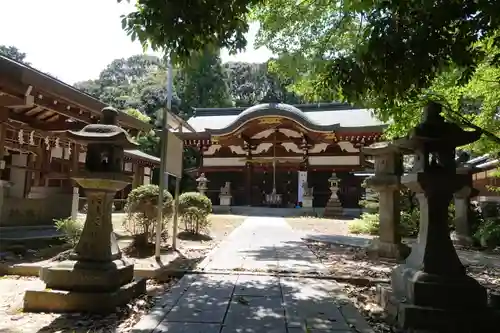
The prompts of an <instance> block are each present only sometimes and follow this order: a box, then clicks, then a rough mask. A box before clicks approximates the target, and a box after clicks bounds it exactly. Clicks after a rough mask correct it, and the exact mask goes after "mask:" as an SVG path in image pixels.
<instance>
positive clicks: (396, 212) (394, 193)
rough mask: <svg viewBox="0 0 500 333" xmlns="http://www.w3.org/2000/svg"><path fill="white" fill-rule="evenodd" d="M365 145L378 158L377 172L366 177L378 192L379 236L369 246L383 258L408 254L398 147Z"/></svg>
mask: <svg viewBox="0 0 500 333" xmlns="http://www.w3.org/2000/svg"><path fill="white" fill-rule="evenodd" d="M362 149H363V152H364V153H365V154H366V155H369V156H373V158H374V160H375V163H374V164H375V174H374V175H373V176H370V177H369V178H367V179H366V186H367V188H368V189H373V190H375V191H377V192H378V193H379V199H378V201H379V210H378V211H379V217H380V227H379V238H378V239H374V240H373V242H372V244H371V246H370V249H369V250H370V252H372V253H376V254H377V255H378V256H380V257H384V258H393V259H400V258H406V256H408V254H409V252H410V250H409V248H408V247H407V246H406V245H403V244H401V235H400V233H399V230H398V229H399V224H400V219H401V212H400V207H399V197H400V193H399V190H400V187H401V182H400V178H401V176H402V174H403V160H402V155H401V153H400V151H399V149H398V148H397V147H395V146H394V145H392V144H391V143H388V142H380V143H375V144H373V145H371V146H369V147H364V148H362Z"/></svg>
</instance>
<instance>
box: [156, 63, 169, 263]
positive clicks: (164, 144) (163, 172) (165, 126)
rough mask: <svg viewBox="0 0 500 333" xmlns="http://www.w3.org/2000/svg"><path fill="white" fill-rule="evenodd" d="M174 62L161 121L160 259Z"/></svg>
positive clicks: (158, 220) (157, 250) (158, 239)
mask: <svg viewBox="0 0 500 333" xmlns="http://www.w3.org/2000/svg"><path fill="white" fill-rule="evenodd" d="M172 72H173V70H172V61H171V58H170V56H168V58H167V107H166V108H163V110H162V111H163V112H162V121H161V137H160V147H161V154H160V185H159V188H160V192H159V194H158V218H157V221H156V241H155V258H156V259H160V248H161V247H160V245H161V244H160V243H161V232H162V227H163V209H162V208H163V199H164V198H163V191H164V190H165V187H167V189H168V178H167V177H166V165H167V144H168V124H167V117H168V115H167V114H168V113H167V110H168V111H171V110H172V94H173V92H172V90H173V77H172Z"/></svg>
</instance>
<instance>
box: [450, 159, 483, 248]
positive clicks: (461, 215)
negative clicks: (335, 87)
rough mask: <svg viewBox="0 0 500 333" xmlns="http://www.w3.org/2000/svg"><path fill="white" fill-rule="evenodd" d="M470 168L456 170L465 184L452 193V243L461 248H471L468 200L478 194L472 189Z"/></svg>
mask: <svg viewBox="0 0 500 333" xmlns="http://www.w3.org/2000/svg"><path fill="white" fill-rule="evenodd" d="M472 172H473V171H472V168H469V167H462V168H457V173H458V174H462V175H466V176H467V184H466V185H465V186H464V187H462V188H461V189H460V190H458V191H457V192H455V193H454V204H455V220H454V224H455V233H454V239H453V241H454V242H455V243H456V244H457V245H461V246H473V243H474V241H473V239H472V230H471V221H470V198H471V197H474V196H476V195H477V194H478V192H479V191H478V190H476V189H475V188H473V187H472Z"/></svg>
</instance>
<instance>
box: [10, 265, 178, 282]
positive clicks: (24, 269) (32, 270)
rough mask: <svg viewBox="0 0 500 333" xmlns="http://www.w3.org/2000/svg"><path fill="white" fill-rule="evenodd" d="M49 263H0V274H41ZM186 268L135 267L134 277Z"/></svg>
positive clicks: (169, 273)
mask: <svg viewBox="0 0 500 333" xmlns="http://www.w3.org/2000/svg"><path fill="white" fill-rule="evenodd" d="M47 266H48V265H45V264H38V263H35V264H33V263H22V264H15V265H5V264H0V276H2V275H19V276H40V270H41V269H43V268H44V267H47ZM184 272H185V271H184V270H179V269H178V270H172V269H166V268H162V267H157V268H135V269H134V277H136V278H149V279H151V278H160V279H159V280H160V281H161V277H162V276H165V277H171V276H182V275H184V274H185V273H184Z"/></svg>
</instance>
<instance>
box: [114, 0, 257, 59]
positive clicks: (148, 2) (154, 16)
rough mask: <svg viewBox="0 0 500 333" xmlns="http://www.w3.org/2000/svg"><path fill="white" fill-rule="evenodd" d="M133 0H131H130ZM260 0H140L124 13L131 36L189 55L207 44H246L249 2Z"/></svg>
mask: <svg viewBox="0 0 500 333" xmlns="http://www.w3.org/2000/svg"><path fill="white" fill-rule="evenodd" d="M117 1H118V2H122V1H123V0H117ZM127 1H130V0H127ZM257 2H258V0H183V1H176V0H137V3H136V8H135V11H133V12H131V13H129V14H128V15H125V16H123V17H122V27H123V29H124V30H125V31H126V32H127V34H129V35H130V37H131V38H132V40H136V39H138V40H139V41H140V42H141V44H142V45H143V46H144V47H145V48H147V47H148V46H150V47H151V48H152V49H153V50H159V49H165V50H168V51H170V52H172V53H173V54H174V55H176V56H178V57H180V58H183V59H187V58H189V55H190V54H191V52H192V51H199V50H202V49H203V48H204V47H205V46H206V45H214V46H215V47H217V48H227V49H229V50H230V51H231V52H235V51H238V50H241V49H243V48H245V46H246V40H245V37H244V34H245V33H246V32H247V31H248V23H247V21H246V19H245V17H246V15H247V13H248V6H249V5H252V4H255V3H257Z"/></svg>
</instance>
